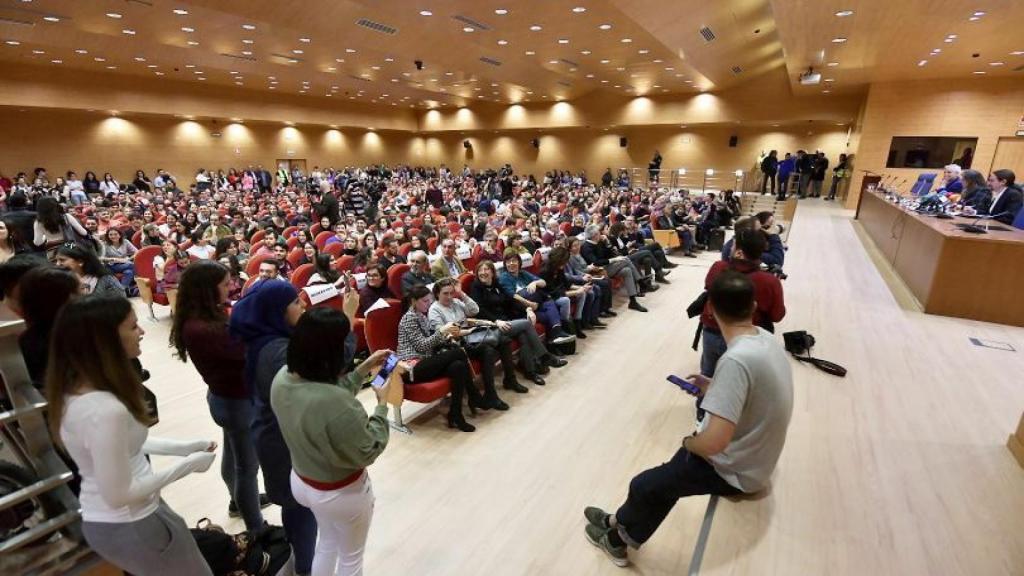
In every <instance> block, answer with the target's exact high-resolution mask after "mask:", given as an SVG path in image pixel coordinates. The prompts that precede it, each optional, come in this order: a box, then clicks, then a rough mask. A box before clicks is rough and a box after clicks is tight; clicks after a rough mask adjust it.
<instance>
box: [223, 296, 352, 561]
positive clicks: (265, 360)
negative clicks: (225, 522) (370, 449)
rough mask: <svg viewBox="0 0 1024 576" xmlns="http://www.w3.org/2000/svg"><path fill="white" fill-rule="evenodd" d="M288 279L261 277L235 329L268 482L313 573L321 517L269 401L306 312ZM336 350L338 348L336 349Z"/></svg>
mask: <svg viewBox="0 0 1024 576" xmlns="http://www.w3.org/2000/svg"><path fill="white" fill-rule="evenodd" d="M302 312H303V305H302V301H301V300H299V293H298V291H297V290H296V289H295V288H294V287H293V286H292V285H291V283H289V282H257V283H256V284H253V286H252V287H251V288H250V289H249V291H248V292H247V293H246V294H245V296H243V297H242V299H241V300H239V301H238V302H236V303H235V306H234V307H233V308H232V310H231V321H230V330H231V335H232V336H234V337H236V338H238V339H240V340H241V341H242V342H243V343H244V344H245V370H244V374H245V385H246V389H247V390H248V391H249V394H250V396H251V397H252V399H253V406H254V412H253V423H252V432H253V440H254V441H255V444H256V455H257V456H258V458H259V463H260V468H262V469H263V485H264V486H265V487H266V490H267V495H268V496H269V497H270V501H271V502H273V503H274V504H277V505H279V506H281V523H282V524H284V530H285V533H286V534H287V535H288V541H289V542H290V543H291V545H292V550H293V551H294V553H295V572H296V573H298V574H309V572H310V570H311V569H312V566H313V549H314V548H315V547H316V533H317V526H316V518H315V517H314V516H313V513H312V512H311V511H310V510H309V508H306V507H304V506H302V505H301V504H299V503H298V502H297V501H296V500H295V497H294V496H292V489H291V480H290V475H291V468H292V466H291V454H290V453H289V452H288V445H287V444H285V440H284V436H283V435H282V434H281V427H280V425H279V424H278V422H277V416H276V415H275V414H274V411H273V409H272V407H271V404H270V388H271V384H272V383H273V381H274V377H275V376H276V375H277V373H278V372H279V371H280V370H281V368H282V367H284V365H285V364H286V358H287V350H288V339H289V338H290V337H291V335H292V329H293V328H294V327H295V324H297V323H298V321H299V318H300V317H301V316H302ZM335 352H336V353H337V350H335Z"/></svg>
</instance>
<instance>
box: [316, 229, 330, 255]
mask: <svg viewBox="0 0 1024 576" xmlns="http://www.w3.org/2000/svg"><path fill="white" fill-rule="evenodd" d="M331 236H334V232H331V231H330V230H324V231H323V232H320V233H319V234H317V235H316V240H314V243H315V244H316V249H317V250H323V249H324V244H326V243H327V239H328V238H330V237H331Z"/></svg>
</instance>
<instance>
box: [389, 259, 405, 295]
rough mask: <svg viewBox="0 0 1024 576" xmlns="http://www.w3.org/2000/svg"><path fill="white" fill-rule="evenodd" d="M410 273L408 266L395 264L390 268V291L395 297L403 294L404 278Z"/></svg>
mask: <svg viewBox="0 0 1024 576" xmlns="http://www.w3.org/2000/svg"><path fill="white" fill-rule="evenodd" d="M408 271H409V265H408V264H393V265H392V266H391V268H388V290H391V293H392V294H394V295H395V296H403V294H402V276H403V275H405V273H406V272H408Z"/></svg>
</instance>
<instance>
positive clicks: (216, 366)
mask: <svg viewBox="0 0 1024 576" xmlns="http://www.w3.org/2000/svg"><path fill="white" fill-rule="evenodd" d="M230 280H231V278H230V275H229V274H228V270H227V268H225V267H224V266H222V265H220V264H219V263H217V262H214V261H212V260H202V261H199V262H196V263H195V264H192V265H191V266H189V267H188V268H187V269H186V270H185V272H184V274H182V275H181V282H180V283H179V285H178V299H177V301H178V305H177V309H176V310H175V314H174V323H173V324H172V325H171V345H172V346H174V348H175V350H176V351H177V353H178V358H179V359H180V360H181V361H182V362H187V361H188V358H189V356H191V357H192V364H194V365H195V367H196V370H197V371H198V372H199V374H200V375H201V376H202V377H203V382H206V385H207V386H208V387H209V390H208V392H207V394H206V403H207V404H208V405H209V406H210V416H212V417H213V421H214V422H216V423H217V426H220V427H221V429H222V430H223V431H224V452H223V455H222V457H221V468H220V475H221V478H222V479H223V480H224V484H226V485H227V488H228V494H230V495H231V504H229V505H228V513H229V514H240V515H241V516H242V519H243V520H245V529H246V530H248V531H250V532H258V531H260V530H262V528H263V514H262V513H261V512H260V505H261V502H260V497H259V485H258V482H257V479H256V474H257V473H258V471H259V461H258V460H257V459H256V447H255V445H254V444H253V441H252V436H251V427H252V415H253V408H252V399H251V398H250V397H249V390H248V389H247V388H246V387H245V379H244V378H243V375H242V373H243V370H244V368H245V346H244V345H243V344H242V342H241V341H240V340H238V339H237V338H233V337H231V335H230V334H229V333H228V315H227V309H226V307H227V302H228V297H229V291H230ZM268 505H269V502H268Z"/></svg>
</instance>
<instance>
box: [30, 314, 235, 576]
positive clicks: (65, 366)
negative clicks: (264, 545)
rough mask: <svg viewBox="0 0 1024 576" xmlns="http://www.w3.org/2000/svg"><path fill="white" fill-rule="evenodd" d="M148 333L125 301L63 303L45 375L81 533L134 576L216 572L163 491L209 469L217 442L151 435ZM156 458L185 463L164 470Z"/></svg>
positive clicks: (55, 434)
mask: <svg viewBox="0 0 1024 576" xmlns="http://www.w3.org/2000/svg"><path fill="white" fill-rule="evenodd" d="M144 333H145V332H144V331H143V330H142V327H141V326H139V324H138V319H137V318H136V317H135V312H134V310H133V309H132V305H131V303H130V302H129V301H128V300H127V299H125V298H107V297H96V296H94V297H87V298H82V299H80V300H75V301H72V302H69V303H68V304H67V305H65V307H64V309H63V310H62V311H61V312H60V314H59V315H58V316H57V322H56V325H55V326H54V328H53V336H54V337H53V343H52V350H51V353H50V358H49V365H48V367H47V370H46V374H47V380H46V390H47V400H48V401H49V404H50V406H49V412H50V430H51V432H52V434H53V437H54V438H58V439H59V440H60V442H61V443H62V444H63V445H64V447H65V448H66V450H67V452H68V454H69V455H70V456H71V458H72V459H73V460H74V461H75V463H76V464H78V468H79V472H80V474H81V475H82V488H81V494H80V496H79V500H80V502H81V505H82V520H83V522H82V532H83V534H84V535H85V540H86V541H87V542H88V544H89V546H90V547H91V548H92V549H93V550H95V551H96V553H97V554H99V555H100V556H101V557H102V558H103V559H104V560H107V561H108V562H110V563H112V564H114V565H116V566H117V567H118V568H120V569H122V570H125V571H127V572H131V573H132V574H135V575H136V576H178V575H181V574H189V575H192V574H197V575H209V574H211V572H210V567H209V566H208V565H207V564H206V560H205V559H204V558H203V556H202V554H200V552H199V547H198V546H196V542H195V540H194V539H193V538H192V534H191V533H190V532H189V529H188V526H186V525H185V521H184V520H182V519H181V517H180V516H178V515H177V514H176V513H175V512H174V511H173V510H171V509H170V507H168V506H167V504H166V503H165V502H164V501H163V500H161V499H160V490H161V489H162V488H163V487H164V486H167V485H168V484H170V483H171V482H174V481H175V480H178V479H180V478H182V477H184V476H186V475H188V474H190V473H192V472H205V471H206V470H208V469H209V468H210V464H212V463H213V460H214V457H215V456H214V450H216V448H217V444H216V443H215V442H210V441H208V440H198V441H193V442H183V441H177V440H169V439H163V438H154V437H151V436H149V429H148V428H147V425H148V424H149V423H150V420H151V419H150V417H149V416H148V415H147V408H146V403H145V401H144V399H143V387H142V382H141V380H140V379H139V375H138V372H136V370H135V369H134V368H133V367H132V363H131V361H132V360H133V359H136V358H138V357H139V355H140V353H141V349H140V346H139V344H140V342H141V341H142V336H143V334H144ZM150 454H158V455H168V456H180V457H181V459H180V460H178V461H177V462H176V463H175V464H174V465H173V466H171V467H170V468H168V469H166V470H161V471H159V472H156V471H154V470H153V467H152V465H151V464H150V462H149V461H148V460H147V458H146V456H147V455H150Z"/></svg>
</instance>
